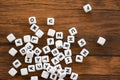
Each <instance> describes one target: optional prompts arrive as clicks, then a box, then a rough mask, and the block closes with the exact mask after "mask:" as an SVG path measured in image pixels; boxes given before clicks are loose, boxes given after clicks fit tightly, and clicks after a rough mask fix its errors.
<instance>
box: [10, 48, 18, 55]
mask: <svg viewBox="0 0 120 80" xmlns="http://www.w3.org/2000/svg"><path fill="white" fill-rule="evenodd" d="M17 52H18V51H17V50H16V49H15V48H11V49H10V50H9V51H8V53H9V54H10V55H11V56H15V55H16V54H17Z"/></svg>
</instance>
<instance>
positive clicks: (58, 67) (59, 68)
mask: <svg viewBox="0 0 120 80" xmlns="http://www.w3.org/2000/svg"><path fill="white" fill-rule="evenodd" d="M54 67H55V68H56V70H57V71H59V70H62V66H61V64H57V65H55V66H54Z"/></svg>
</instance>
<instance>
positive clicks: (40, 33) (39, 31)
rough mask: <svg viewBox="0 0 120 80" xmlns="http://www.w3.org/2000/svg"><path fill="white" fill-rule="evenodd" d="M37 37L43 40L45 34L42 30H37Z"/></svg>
mask: <svg viewBox="0 0 120 80" xmlns="http://www.w3.org/2000/svg"><path fill="white" fill-rule="evenodd" d="M35 35H36V36H37V37H39V38H41V37H42V36H43V35H44V32H43V31H42V30H40V29H39V30H37V32H36V33H35Z"/></svg>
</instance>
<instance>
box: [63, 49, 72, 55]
mask: <svg viewBox="0 0 120 80" xmlns="http://www.w3.org/2000/svg"><path fill="white" fill-rule="evenodd" d="M64 54H65V56H66V57H70V56H72V50H71V49H67V50H64Z"/></svg>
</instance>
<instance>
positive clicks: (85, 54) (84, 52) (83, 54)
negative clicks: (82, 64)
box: [80, 48, 89, 57]
mask: <svg viewBox="0 0 120 80" xmlns="http://www.w3.org/2000/svg"><path fill="white" fill-rule="evenodd" d="M80 54H81V55H82V56H83V57H86V56H87V55H88V54H89V51H88V50H87V49H85V48H84V49H82V51H81V52H80Z"/></svg>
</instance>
